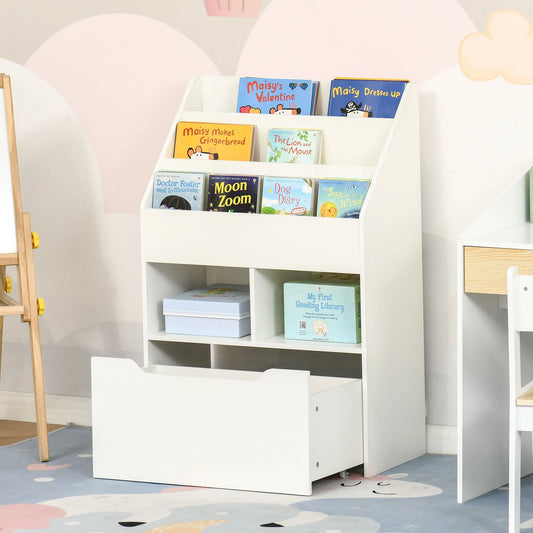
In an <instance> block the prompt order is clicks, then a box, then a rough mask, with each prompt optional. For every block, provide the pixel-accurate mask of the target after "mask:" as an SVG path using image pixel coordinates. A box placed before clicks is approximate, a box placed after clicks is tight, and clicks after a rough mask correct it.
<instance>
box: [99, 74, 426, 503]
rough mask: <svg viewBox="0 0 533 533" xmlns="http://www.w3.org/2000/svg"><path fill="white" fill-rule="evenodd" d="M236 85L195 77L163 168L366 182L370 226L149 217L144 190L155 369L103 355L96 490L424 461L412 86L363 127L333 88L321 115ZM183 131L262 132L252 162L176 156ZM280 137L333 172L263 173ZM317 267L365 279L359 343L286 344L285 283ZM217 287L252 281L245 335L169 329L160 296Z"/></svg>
mask: <svg viewBox="0 0 533 533" xmlns="http://www.w3.org/2000/svg"><path fill="white" fill-rule="evenodd" d="M238 81H239V80H238V78H235V77H223V76H219V77H211V76H208V77H199V78H195V79H193V80H192V81H191V83H190V85H189V87H188V89H187V92H186V94H185V96H184V98H183V101H182V104H181V106H180V108H179V110H178V112H177V114H176V117H175V119H174V121H173V123H172V127H171V129H170V131H169V134H168V137H167V140H166V142H165V144H164V146H163V149H162V152H161V156H160V158H159V160H158V162H157V164H156V168H155V170H158V171H159V170H176V171H202V172H206V173H211V172H217V173H226V172H227V173H235V174H239V173H243V174H257V175H277V176H302V177H311V178H315V179H320V178H326V177H332V178H333V177H336V178H357V179H361V178H363V179H365V178H367V179H371V180H372V183H371V186H370V189H369V192H368V194H367V197H366V200H365V203H364V205H363V208H362V211H361V215H360V218H359V219H328V218H320V217H307V216H306V217H298V216H274V215H262V214H245V213H218V212H206V211H169V210H160V209H152V207H151V206H152V187H153V184H152V180H150V181H149V183H148V185H147V188H146V193H145V195H144V198H143V201H142V205H141V238H142V277H143V287H142V290H143V313H144V317H143V321H144V361H143V367H142V368H139V367H138V366H137V365H136V364H135V363H134V362H133V361H130V360H127V359H117V358H95V359H94V360H93V447H94V449H93V454H94V475H95V476H96V477H104V478H115V479H134V480H135V479H136V480H140V481H155V482H167V483H178V484H191V485H202V486H213V487H224V488H237V489H249V490H268V491H273V492H292V493H298V494H310V493H311V486H312V485H311V484H312V482H313V481H314V480H316V479H320V478H321V477H324V476H327V475H330V474H334V473H336V472H340V471H342V470H346V469H349V468H351V467H354V466H357V465H359V464H363V465H364V473H365V475H367V476H371V475H374V474H377V473H379V472H382V471H384V470H386V469H388V468H391V467H393V466H396V465H398V464H401V463H403V462H405V461H408V460H410V459H413V458H415V457H417V456H419V455H421V454H423V453H425V406H424V402H425V398H424V396H425V395H424V351H423V318H422V316H423V313H422V250H421V220H420V219H421V217H420V169H419V130H418V97H417V93H416V87H415V86H413V85H412V84H408V86H407V88H406V90H405V92H404V95H403V97H402V101H401V102H400V106H399V108H398V111H397V113H396V117H395V118H394V119H373V118H365V119H355V120H353V119H346V118H344V117H328V116H324V115H325V114H326V111H327V99H328V93H329V82H326V81H321V84H320V90H319V100H318V104H317V115H314V116H302V115H297V116H286V115H283V116H266V115H252V114H238V113H236V112H235V109H236V102H237V87H238ZM180 120H188V121H204V122H220V123H237V122H240V123H247V124H254V125H255V133H256V134H255V138H254V139H255V140H254V142H255V147H254V160H253V161H250V162H243V161H198V160H196V161H194V160H188V159H187V160H185V159H174V158H173V157H172V153H173V146H174V139H175V127H176V123H177V122H178V121H180ZM273 127H279V128H283V127H286V128H291V127H299V128H318V129H322V130H323V148H322V159H321V163H320V164H317V165H294V164H287V163H267V162H265V157H266V139H267V134H268V130H269V129H270V128H273ZM316 272H318V273H331V272H333V273H342V274H358V275H359V276H360V280H361V314H362V342H361V343H360V344H347V343H333V342H301V341H296V340H286V339H285V337H284V321H283V283H284V282H286V281H291V280H295V279H300V278H302V277H304V276H306V275H307V274H310V273H316ZM215 282H224V283H238V284H243V283H244V284H247V285H249V286H250V315H251V333H250V335H248V336H246V337H242V338H223V337H204V336H194V335H171V334H167V333H165V331H164V320H163V313H162V300H163V298H165V297H171V296H174V295H176V294H179V293H180V292H184V291H186V290H190V289H194V288H197V287H202V286H205V285H207V284H210V283H215ZM270 387H271V388H270ZM232 402H233V403H232ZM237 405H238V406H239V407H238V408H237V407H236V406H237ZM223 406H225V408H223ZM317 413H320V415H318V414H317ZM325 413H327V416H326V414H325ZM200 419H201V421H202V423H201V424H199V423H198V420H200ZM200 426H201V427H200ZM243 427H244V428H248V430H247V431H245V432H244V433H243V431H242V430H241V428H243ZM147 432H148V433H149V435H148V436H146V435H145V434H146V433H147ZM254 432H257V438H255V439H253V438H251V437H250V434H251V433H254ZM139 433H142V434H143V436H142V437H141V436H140V435H139ZM192 434H194V435H195V438H194V439H192V440H191V439H189V437H190V435H192ZM250 439H251V440H250ZM199 441H202V442H204V441H205V442H207V443H208V444H207V448H205V447H204V446H203V445H202V446H198V442H199ZM121 443H122V444H123V446H121ZM140 458H142V461H140V460H139V459H140ZM233 461H234V462H233ZM169 463H172V466H171V467H170V466H169ZM289 464H290V465H294V468H293V467H291V468H288V465H289Z"/></svg>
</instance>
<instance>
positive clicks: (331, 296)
mask: <svg viewBox="0 0 533 533" xmlns="http://www.w3.org/2000/svg"><path fill="white" fill-rule="evenodd" d="M283 310H284V313H283V314H284V324H285V338H286V339H296V340H309V341H322V342H346V343H356V344H357V343H360V342H361V333H362V332H361V283H360V278H359V276H351V277H348V276H341V277H335V276H334V275H331V276H330V275H328V276H325V277H318V278H316V277H314V276H311V277H308V278H305V279H302V280H296V281H288V282H286V283H284V284H283Z"/></svg>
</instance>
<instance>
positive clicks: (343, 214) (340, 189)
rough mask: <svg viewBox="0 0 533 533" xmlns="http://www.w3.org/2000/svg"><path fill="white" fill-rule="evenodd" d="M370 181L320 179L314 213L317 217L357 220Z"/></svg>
mask: <svg viewBox="0 0 533 533" xmlns="http://www.w3.org/2000/svg"><path fill="white" fill-rule="evenodd" d="M369 187H370V181H368V180H341V179H330V178H325V179H321V180H320V181H319V183H318V194H317V204H316V211H317V213H316V214H317V216H319V217H330V218H359V213H360V212H361V207H362V206H363V202H364V200H365V197H366V194H367V192H368V188H369Z"/></svg>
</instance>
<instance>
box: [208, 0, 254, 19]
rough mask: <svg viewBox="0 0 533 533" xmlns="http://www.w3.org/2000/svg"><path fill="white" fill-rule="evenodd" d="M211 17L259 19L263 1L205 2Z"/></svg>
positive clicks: (214, 0) (217, 0)
mask: <svg viewBox="0 0 533 533" xmlns="http://www.w3.org/2000/svg"><path fill="white" fill-rule="evenodd" d="M204 3H205V10H206V11H207V14H208V16H210V17H257V15H259V10H260V8H261V0H204Z"/></svg>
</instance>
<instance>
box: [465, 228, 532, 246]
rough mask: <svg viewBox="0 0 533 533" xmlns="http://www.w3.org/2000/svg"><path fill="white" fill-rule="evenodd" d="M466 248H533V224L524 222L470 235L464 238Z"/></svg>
mask: <svg viewBox="0 0 533 533" xmlns="http://www.w3.org/2000/svg"><path fill="white" fill-rule="evenodd" d="M462 244H463V245H465V246H487V247H489V248H519V249H524V250H530V249H531V248H533V224H531V223H529V222H524V223H523V224H517V225H515V226H509V227H505V228H501V229H498V230H494V231H491V232H490V233H487V234H479V235H475V236H474V235H470V236H468V237H466V238H463V240H462Z"/></svg>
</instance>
